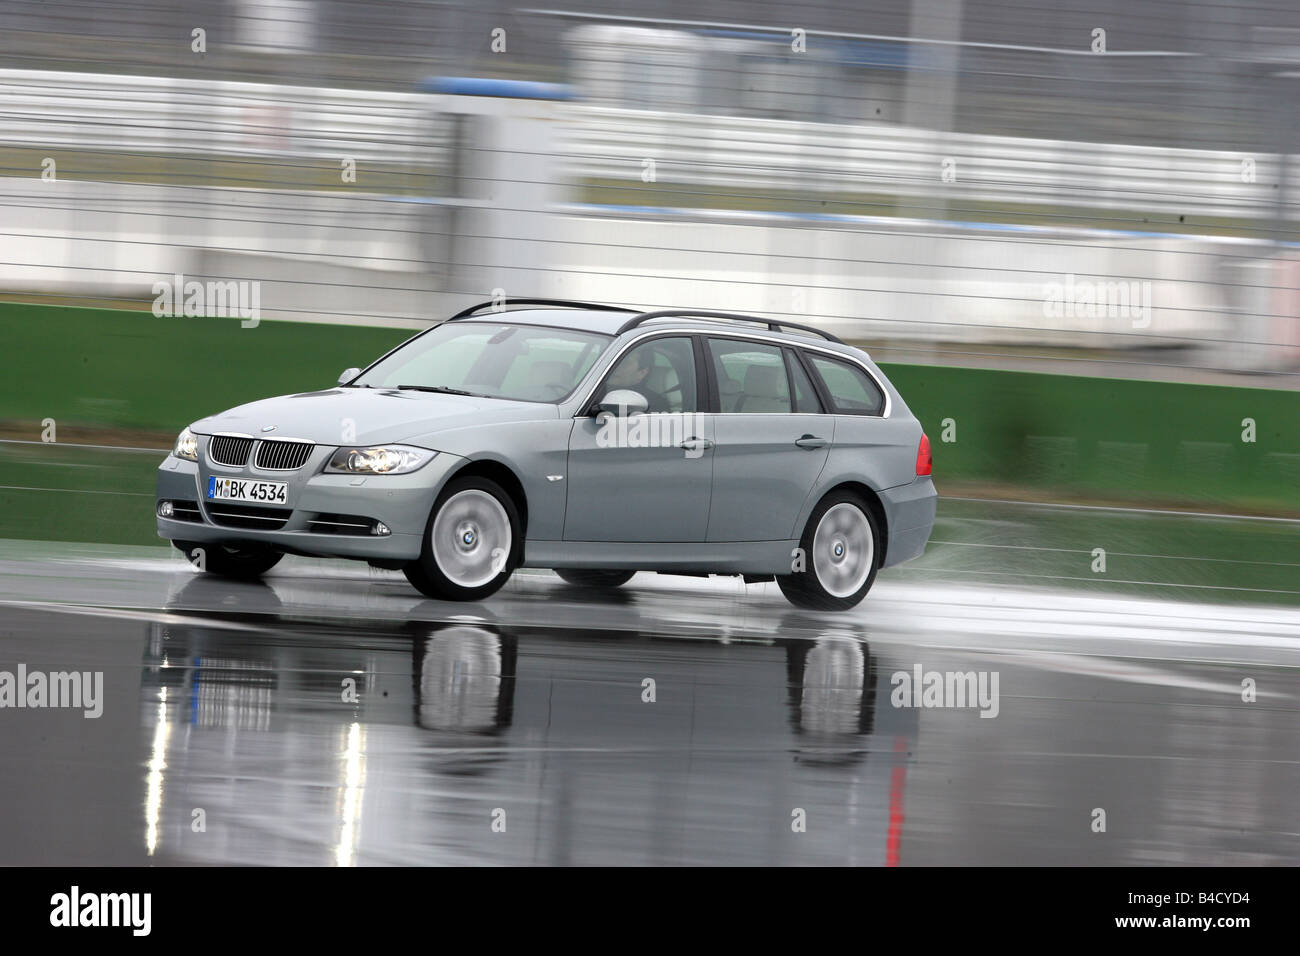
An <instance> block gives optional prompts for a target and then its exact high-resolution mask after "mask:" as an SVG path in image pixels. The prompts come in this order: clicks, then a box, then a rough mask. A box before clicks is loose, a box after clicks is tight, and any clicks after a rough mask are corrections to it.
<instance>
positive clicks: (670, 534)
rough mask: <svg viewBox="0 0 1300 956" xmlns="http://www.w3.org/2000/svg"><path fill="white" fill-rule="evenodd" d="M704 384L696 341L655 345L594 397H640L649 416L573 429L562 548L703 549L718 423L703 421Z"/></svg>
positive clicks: (631, 354)
mask: <svg viewBox="0 0 1300 956" xmlns="http://www.w3.org/2000/svg"><path fill="white" fill-rule="evenodd" d="M697 379H698V376H697V374H696V356H695V350H694V344H693V341H692V339H691V338H690V337H689V336H683V335H675V336H662V337H657V338H652V339H649V340H647V341H645V342H642V343H640V344H638V345H635V346H633V347H632V348H631V349H629V350H628V351H627V352H625V353H624V354H623V355H622V356H621V357H620V358H619V359H618V360H617V361H615V363H614V365H613V367H612V368H611V369H610V371H609V373H607V375H606V376H605V379H604V381H602V383H601V385H600V387H599V388H598V389H597V390H596V393H595V394H596V397H597V398H598V399H599V398H600V397H602V396H604V395H605V394H607V393H609V392H612V391H615V390H619V389H624V390H628V391H632V392H636V393H637V394H638V395H640V396H641V397H642V398H644V399H645V402H646V411H645V412H644V413H640V414H614V415H610V414H601V415H600V416H599V417H594V416H593V417H585V418H578V419H576V420H575V421H574V425H573V431H572V432H571V433H570V436H569V468H568V476H567V479H566V482H567V484H568V486H569V490H568V499H567V502H568V504H567V508H566V510H565V518H564V540H565V541H629V542H672V541H681V542H699V541H703V540H705V534H706V532H707V529H708V523H709V499H710V495H711V491H712V482H713V450H712V447H711V446H712V440H713V422H712V419H711V416H708V415H702V414H700V413H699V407H700V405H699V402H700V392H701V389H700V388H699V383H698V381H697Z"/></svg>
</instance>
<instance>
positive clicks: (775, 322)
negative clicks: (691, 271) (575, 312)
mask: <svg viewBox="0 0 1300 956" xmlns="http://www.w3.org/2000/svg"><path fill="white" fill-rule="evenodd" d="M678 316H681V317H689V318H697V319H731V320H733V321H736V322H756V323H758V324H759V325H766V326H767V328H768V331H769V332H780V331H781V330H782V329H783V328H784V329H798V330H799V331H801V332H811V333H812V334H813V335H820V336H821V337H822V338H824V339H826V340H827V341H828V342H838V343H839V344H840V345H843V344H844V343H843V342H842V341H841V340H840V339H838V338H836V337H835V336H834V335H831V333H829V332H825V331H823V330H821V329H814V328H813V327H812V326H811V325H800V324H799V323H798V322H786V321H784V320H783V319H760V318H758V317H757V316H753V315H738V314H736V313H735V312H701V311H700V310H699V309H664V310H661V311H659V312H642V313H641V314H640V315H638V316H636V317H635V318H631V319H628V320H627V321H626V322H624V323H623V324H622V325H620V326H619V327H618V334H619V335H622V334H623V333H624V332H626V331H627V330H628V329H634V328H636V327H637V326H638V325H641V324H642V323H643V322H649V321H650V320H651V319H668V318H675V317H678Z"/></svg>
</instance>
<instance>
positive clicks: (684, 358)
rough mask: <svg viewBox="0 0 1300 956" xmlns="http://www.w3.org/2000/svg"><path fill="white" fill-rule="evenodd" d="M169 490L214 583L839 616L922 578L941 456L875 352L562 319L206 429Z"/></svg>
mask: <svg viewBox="0 0 1300 956" xmlns="http://www.w3.org/2000/svg"><path fill="white" fill-rule="evenodd" d="M157 490H158V494H157V516H158V534H159V536H160V537H163V538H166V539H169V540H170V541H171V542H172V543H173V544H174V545H175V546H176V547H177V548H180V549H181V550H182V551H184V552H186V553H187V554H188V555H189V556H190V558H191V560H192V561H193V562H194V563H195V564H196V565H197V566H199V567H200V568H202V569H203V570H205V571H207V572H210V573H215V574H221V575H227V576H234V577H253V576H257V575H260V574H262V573H263V572H265V571H267V570H268V569H270V568H271V567H272V566H273V565H274V564H275V563H276V562H277V561H279V560H280V558H281V557H282V556H283V555H284V554H301V555H315V556H322V557H337V558H356V559H360V560H365V561H368V562H370V563H371V564H373V565H375V566H378V567H384V568H391V569H400V570H402V571H403V572H405V574H406V577H407V579H408V580H409V581H410V582H411V584H413V585H414V586H415V587H416V588H417V589H419V590H420V591H421V592H423V593H424V594H426V595H428V596H429V597H433V598H439V599H444V600H459V601H472V600H478V599H481V598H485V597H487V596H488V595H490V594H492V593H493V592H495V591H496V590H497V589H498V588H500V587H501V586H502V585H503V584H504V583H505V582H506V580H507V579H508V578H509V577H510V575H511V573H512V572H513V571H514V570H515V569H516V568H519V567H529V568H552V569H554V570H555V571H556V573H558V574H559V576H560V577H561V578H563V579H564V580H565V581H566V582H568V583H569V584H571V585H575V586H582V587H617V586H618V585H620V584H623V583H624V582H626V581H627V580H628V579H629V578H631V577H632V575H633V574H635V573H636V572H637V571H654V572H658V573H661V574H685V575H696V576H699V575H708V574H729V575H742V576H743V577H744V580H745V581H747V582H758V581H771V580H773V579H775V580H776V582H777V583H778V584H779V586H780V588H781V590H782V592H783V593H784V594H785V595H786V597H787V598H788V599H789V600H790V601H791V602H793V603H794V604H796V605H798V606H800V607H810V608H820V609H828V610H842V609H847V608H850V607H853V606H854V605H856V604H857V603H858V602H859V601H860V600H862V598H863V596H864V595H865V594H866V593H867V591H868V590H869V589H870V588H871V585H872V582H873V581H874V580H875V576H876V571H877V570H878V569H879V568H881V567H888V566H890V565H895V564H898V563H899V562H902V561H906V560H908V559H910V558H914V557H916V556H918V555H920V554H921V553H922V552H923V551H924V549H925V545H926V542H927V541H928V540H929V537H930V530H931V528H932V526H933V524H934V516H935V502H936V495H935V490H934V483H933V482H932V480H931V477H930V444H929V440H928V439H927V438H926V436H925V434H924V432H923V430H922V428H921V425H920V423H919V422H918V421H917V420H916V418H915V417H914V416H913V415H912V414H911V412H909V411H908V408H907V405H906V404H905V403H904V402H903V399H902V396H900V395H899V394H898V392H897V390H895V388H894V387H893V385H892V384H890V382H889V380H888V379H887V378H886V377H885V376H884V374H883V373H882V372H881V371H880V369H879V368H877V367H876V365H875V364H874V363H873V362H872V361H871V359H870V358H869V357H868V356H867V355H866V353H864V352H862V351H860V350H858V349H856V348H852V347H850V346H848V345H845V344H843V343H842V342H840V341H839V340H838V339H836V338H834V337H833V336H831V335H828V334H826V333H824V332H820V331H818V330H816V329H812V328H808V327H806V326H801V325H797V324H794V323H787V322H783V321H782V322H775V321H772V320H768V319H760V318H754V317H750V316H743V315H732V314H729V313H721V312H699V311H688V310H670V311H658V312H639V311H635V310H629V309H620V308H615V307H612V306H604V305H592V304H585V303H577V302H561V301H556V300H547V299H507V300H504V301H502V300H497V301H496V302H489V303H483V304H482V305H479V306H476V307H474V308H470V309H466V310H465V311H463V312H461V313H459V314H457V315H455V316H452V318H451V319H449V320H447V321H445V322H442V323H440V324H439V325H436V326H434V327H433V328H430V329H428V330H426V331H424V332H421V333H420V334H418V335H416V336H415V337H413V338H411V339H409V340H408V341H406V342H405V343H403V344H402V345H400V346H398V347H397V348H396V349H394V350H393V351H391V352H389V353H388V354H387V355H385V356H383V357H382V358H380V359H379V360H378V361H376V362H375V363H374V364H372V365H371V366H370V367H368V368H366V369H365V370H364V371H358V370H357V369H355V368H354V369H348V370H347V371H346V372H344V373H343V375H342V376H341V377H340V378H339V383H338V386H337V387H335V388H330V389H326V390H324V391H319V392H307V393H303V394H298V395H285V396H281V397H279V398H268V399H264V400H262V401H257V402H252V403H250V404H247V405H241V406H239V407H238V408H233V409H230V410H229V411H226V412H222V413H221V414H218V415H213V416H211V417H209V418H204V419H202V420H200V421H197V422H194V423H193V424H192V425H190V426H189V427H188V428H186V429H185V430H184V431H182V432H181V434H180V436H179V437H178V438H177V441H176V446H175V448H174V449H173V451H172V453H171V454H170V455H168V456H167V459H166V461H164V462H163V463H162V465H161V467H160V468H159V470H158V483H157Z"/></svg>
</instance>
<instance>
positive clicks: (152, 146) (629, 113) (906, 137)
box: [0, 70, 1300, 220]
mask: <svg viewBox="0 0 1300 956" xmlns="http://www.w3.org/2000/svg"><path fill="white" fill-rule="evenodd" d="M437 105H438V104H437V96H436V94H424V93H415V92H411V93H393V92H376V91H371V90H350V89H320V88H313V87H306V86H289V85H276V84H265V83H243V82H224V81H193V80H174V79H168V78H160V77H149V76H123V75H112V74H95V73H72V72H44V71H39V72H38V71H25V70H0V145H8V146H21V147H30V148H38V149H50V150H55V149H84V150H95V151H126V152H129V151H137V152H145V153H152V152H181V153H190V154H193V153H200V154H210V155H213V156H220V155H235V156H248V155H255V156H264V157H288V158H292V157H308V158H318V159H330V160H337V159H338V158H340V157H352V158H355V159H357V160H358V161H385V162H394V161H399V162H400V161H409V162H416V163H421V162H427V163H433V162H434V161H435V160H436V159H437V157H438V154H439V153H440V151H441V150H443V149H444V148H445V146H446V142H445V139H444V137H445V136H446V130H445V129H444V128H443V127H442V126H440V125H439V124H436V123H433V122H430V119H431V116H430V113H431V111H433V110H435V109H436V108H437ZM557 110H558V111H559V113H560V116H561V119H562V121H563V125H564V128H565V133H564V135H563V137H562V145H561V155H560V157H559V160H558V167H557V169H556V173H555V174H556V175H558V176H559V177H561V178H563V179H565V180H568V181H573V180H592V179H598V180H609V179H612V180H622V181H627V182H628V183H629V184H636V185H640V184H641V181H642V180H641V177H642V173H643V170H644V168H645V162H644V161H645V160H647V159H651V160H654V161H655V166H656V169H655V179H656V181H657V182H659V183H671V184H679V185H682V186H689V187H695V188H698V189H700V190H701V191H702V192H703V193H704V194H705V195H704V196H702V197H700V200H698V201H697V202H696V203H695V204H696V205H707V204H708V203H707V193H708V191H709V190H710V189H714V190H728V191H731V192H733V193H734V192H744V191H745V190H792V191H798V192H802V193H808V194H814V195H824V196H832V197H833V196H837V195H846V194H848V195H853V194H857V195H862V194H867V195H873V194H885V195H895V196H905V197H906V196H912V197H918V196H936V197H940V198H943V197H947V198H953V199H961V200H968V201H994V202H1000V203H1013V204H1015V203H1020V204H1033V205H1040V206H1041V205H1051V206H1054V207H1062V206H1065V207H1081V208H1089V209H1094V208H1111V209H1119V210H1129V211H1148V210H1149V211H1153V212H1162V213H1173V212H1177V213H1179V214H1183V215H1187V216H1214V217H1225V218H1236V219H1252V220H1253V219H1258V218H1269V217H1276V216H1278V215H1279V206H1278V201H1279V200H1278V197H1279V196H1289V197H1294V196H1296V195H1297V189H1296V187H1297V186H1300V174H1298V173H1296V172H1295V170H1296V164H1295V163H1294V162H1293V163H1291V164H1290V169H1291V170H1292V172H1291V174H1290V181H1289V182H1288V183H1287V184H1286V188H1282V184H1281V183H1280V181H1279V177H1280V176H1281V175H1282V169H1283V164H1282V163H1281V162H1280V161H1279V157H1278V156H1277V155H1275V154H1263V153H1246V152H1227V151H1212V150H1187V149H1165V148H1155V147H1143V146H1131V145H1121V144H1109V143H1088V142H1073V141H1069V140H1042V139H1023V138H1015V137H1005V136H979V135H969V134H948V133H942V132H935V131H931V130H924V129H916V128H909V127H904V126H896V125H888V124H876V125H869V126H868V125H862V126H849V125H835V124H828V123H812V122H797V121H792V120H775V119H759V118H747V117H733V116H715V115H705V114H698V113H674V112H657V111H650V110H631V109H621V108H610V107H599V106H592V105H584V104H581V103H574V104H563V105H559V106H557ZM430 168H432V167H430ZM1288 206H1289V208H1290V209H1291V210H1293V209H1294V200H1288Z"/></svg>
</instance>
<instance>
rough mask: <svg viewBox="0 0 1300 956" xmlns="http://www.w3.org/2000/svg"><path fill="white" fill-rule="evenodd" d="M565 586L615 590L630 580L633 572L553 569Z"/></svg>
mask: <svg viewBox="0 0 1300 956" xmlns="http://www.w3.org/2000/svg"><path fill="white" fill-rule="evenodd" d="M554 571H555V573H556V574H558V575H559V576H560V577H561V578H562V579H563V580H564V582H565V583H566V584H572V585H573V586H574V587H579V588H616V587H621V586H622V585H624V584H627V582H628V581H631V580H632V576H633V575H634V574H636V572H635V571H588V570H587V569H585V568H555V569H554Z"/></svg>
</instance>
